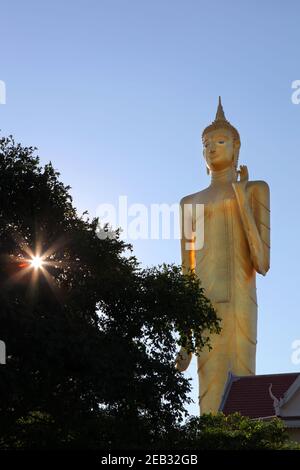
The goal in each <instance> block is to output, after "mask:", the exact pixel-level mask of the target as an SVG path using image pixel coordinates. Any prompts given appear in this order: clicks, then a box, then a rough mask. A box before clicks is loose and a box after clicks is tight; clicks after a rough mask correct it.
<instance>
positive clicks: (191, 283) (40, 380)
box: [0, 137, 220, 449]
mask: <svg viewBox="0 0 300 470" xmlns="http://www.w3.org/2000/svg"><path fill="white" fill-rule="evenodd" d="M69 189H70V188H69V187H66V186H64V185H63V183H62V182H61V181H60V180H59V174H58V173H57V172H56V171H55V170H54V168H53V166H52V165H51V163H50V164H48V165H46V166H44V167H42V166H41V165H40V163H39V159H38V157H37V156H35V149H34V148H32V147H29V148H26V147H22V146H21V145H20V144H16V143H15V142H14V140H13V138H12V137H8V138H1V139H0V258H1V263H0V332H1V338H0V339H1V340H4V341H5V343H6V346H7V364H6V365H5V366H1V368H0V446H1V447H2V448H8V447H18V448H44V449H46V448H109V447H119V448H143V447H147V448H149V447H153V448H154V447H159V446H163V445H167V444H169V443H170V436H171V435H172V433H173V431H174V430H177V429H179V428H178V426H179V425H180V423H181V422H182V419H183V418H184V416H185V411H184V409H185V405H186V403H187V402H188V399H187V395H188V392H189V391H190V383H189V381H188V380H186V379H185V378H184V377H183V375H182V374H180V373H179V372H178V371H176V370H175V368H174V358H175V354H176V349H177V348H178V335H179V337H180V338H181V339H180V340H179V342H180V343H181V344H183V345H186V344H187V341H189V347H190V348H191V350H193V351H195V348H196V347H199V348H201V347H203V346H204V344H206V343H208V341H209V335H210V334H211V333H215V332H216V333H218V332H219V331H220V326H219V321H218V318H217V316H216V312H215V311H214V309H213V308H212V305H211V304H210V302H209V301H208V300H207V299H206V297H205V296H204V292H203V289H202V288H201V286H200V285H199V281H198V280H197V279H196V278H195V276H194V275H193V274H189V275H183V274H182V273H181V269H180V267H177V266H174V265H171V266H167V265H163V266H160V267H157V268H151V269H142V268H141V267H140V265H139V263H138V261H137V260H136V258H135V257H134V256H133V255H132V251H131V250H132V249H131V246H130V245H128V244H125V243H124V242H123V241H121V240H120V237H119V233H118V231H116V234H115V235H116V237H115V238H106V239H104V240H102V239H99V237H98V235H97V230H98V221H97V220H96V219H93V220H90V219H88V217H87V215H83V216H79V215H78V214H77V212H76V210H75V208H74V207H73V204H72V199H71V196H70V193H69ZM37 253H38V254H40V255H42V256H43V257H44V266H43V267H42V268H41V269H34V268H33V267H32V265H31V264H30V261H29V259H30V256H33V255H36V254H37ZM190 332H191V333H190Z"/></svg>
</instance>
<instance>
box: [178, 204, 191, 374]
mask: <svg viewBox="0 0 300 470" xmlns="http://www.w3.org/2000/svg"><path fill="white" fill-rule="evenodd" d="M180 230H181V262H182V272H183V273H184V274H187V273H188V272H189V271H190V270H194V269H195V238H194V233H193V210H192V204H191V203H190V201H189V199H188V198H183V199H182V200H181V201H180ZM191 359H192V353H188V352H187V350H186V349H185V348H183V347H181V349H180V351H179V352H178V354H177V357H176V361H175V366H176V369H177V370H179V371H180V372H184V371H185V370H186V369H187V368H188V366H189V364H190V362H191Z"/></svg>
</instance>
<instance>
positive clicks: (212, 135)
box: [203, 129, 239, 171]
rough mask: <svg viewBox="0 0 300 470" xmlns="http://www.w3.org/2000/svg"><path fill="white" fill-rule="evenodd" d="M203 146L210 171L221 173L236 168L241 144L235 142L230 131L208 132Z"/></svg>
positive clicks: (217, 130)
mask: <svg viewBox="0 0 300 470" xmlns="http://www.w3.org/2000/svg"><path fill="white" fill-rule="evenodd" d="M203 145H204V149H203V155H204V158H205V160H206V165H207V167H208V168H209V169H210V171H220V170H224V169H225V168H229V167H231V166H234V164H235V157H236V155H237V152H238V149H239V143H238V142H235V141H234V139H233V135H232V132H231V131H230V130H229V129H216V130H213V131H210V132H208V133H207V134H206V135H205V138H204V141H203Z"/></svg>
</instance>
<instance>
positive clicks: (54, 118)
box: [0, 0, 300, 412]
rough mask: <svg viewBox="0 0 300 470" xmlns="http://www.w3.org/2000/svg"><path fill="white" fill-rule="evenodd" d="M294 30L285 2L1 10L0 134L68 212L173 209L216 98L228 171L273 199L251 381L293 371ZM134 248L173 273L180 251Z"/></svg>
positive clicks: (298, 116)
mask: <svg viewBox="0 0 300 470" xmlns="http://www.w3.org/2000/svg"><path fill="white" fill-rule="evenodd" d="M299 18H300V3H299V2H298V1H297V0H287V1H285V2H282V1H281V0H260V1H258V0H254V1H253V0H251V1H250V0H248V1H238V0H235V1H234V0H227V1H226V2H225V1H221V0H218V1H202V0H181V1H179V0H151V1H150V0H84V1H83V0H73V1H70V0H64V1H61V0H59V1H58V0H51V1H44V2H41V1H33V0H27V1H26V2H24V1H22V0H20V1H16V0H9V1H6V0H3V1H2V2H1V5H0V44H1V56H0V57H1V62H0V80H3V81H4V82H5V84H6V90H7V97H6V104H5V105H0V128H1V129H2V134H4V135H7V134H13V135H14V136H15V138H16V140H17V141H20V142H22V143H23V144H25V145H35V146H37V147H38V148H39V154H40V156H41V160H42V163H46V162H47V161H49V160H51V161H52V162H53V164H54V166H55V167H56V168H57V169H58V170H59V171H60V172H61V176H62V179H63V181H64V182H65V183H66V184H70V185H71V186H72V195H73V197H74V202H75V205H76V206H77V208H78V210H79V211H80V212H82V211H83V210H85V209H88V210H89V212H90V214H91V215H95V214H96V209H97V207H98V205H99V204H101V203H104V202H105V203H116V202H117V201H118V197H119V196H120V195H126V196H127V197H128V203H129V204H133V203H143V204H145V205H146V206H147V207H148V206H149V205H150V204H151V203H167V204H172V203H175V202H178V201H179V200H180V199H181V197H182V196H184V195H187V194H189V193H192V192H195V191H198V190H200V189H203V188H204V187H206V186H207V185H208V184H209V179H208V176H207V175H206V171H205V166H204V163H203V157H202V146H201V139H200V135H201V132H202V130H203V128H204V127H205V126H206V125H208V124H209V123H210V122H211V121H212V120H213V118H214V116H215V111H216V106H217V98H218V95H222V100H223V105H224V109H225V113H226V116H227V117H228V119H229V120H230V121H231V122H232V124H233V125H235V126H236V127H237V128H238V130H239V132H240V135H241V139H242V147H241V153H240V163H242V164H246V165H247V166H248V169H249V173H250V178H251V179H263V180H265V181H267V182H268V183H269V185H270V188H271V209H272V213H271V223H272V241H271V243H272V248H271V270H270V272H269V273H268V275H267V276H266V277H265V278H263V277H261V276H258V283H257V284H258V301H259V325H258V326H259V334H258V354H257V373H259V374H262V373H276V372H289V371H296V370H300V364H293V362H292V361H291V355H292V342H293V341H294V340H297V339H300V287H299V266H300V253H299V249H298V247H299V240H300V223H299V201H300V181H299V172H300V152H299V148H300V105H296V104H293V103H292V100H291V96H292V92H293V90H292V88H291V85H292V82H293V81H294V80H297V79H298V80H299V79H300V52H299V44H300V20H299ZM24 197H26V195H25V196H24ZM134 248H135V254H136V255H137V257H138V258H139V259H140V261H141V262H142V264H143V265H144V266H150V265H153V264H159V263H162V262H175V263H180V249H179V241H178V240H156V241H149V240H148V241H147V240H138V241H136V242H134ZM183 313H184V312H183ZM191 373H192V375H193V376H194V377H195V376H196V372H195V370H194V369H191ZM193 396H194V397H195V399H196V396H197V383H196V381H195V391H194V394H193ZM191 410H192V411H195V412H196V411H197V407H196V405H195V406H194V407H193V408H191Z"/></svg>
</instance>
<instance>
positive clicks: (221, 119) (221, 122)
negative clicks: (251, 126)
mask: <svg viewBox="0 0 300 470" xmlns="http://www.w3.org/2000/svg"><path fill="white" fill-rule="evenodd" d="M224 128H225V129H229V130H231V132H232V134H233V138H234V140H238V141H239V142H240V135H239V133H238V131H237V130H236V128H235V127H233V126H232V125H231V124H230V122H229V121H227V119H226V117H225V113H224V109H223V106H222V102H221V96H219V103H218V109H217V113H216V117H215V120H214V121H213V122H212V123H211V124H210V125H209V126H207V127H206V128H205V129H204V131H203V133H202V139H204V136H205V134H207V133H208V132H211V131H214V130H216V129H224Z"/></svg>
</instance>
